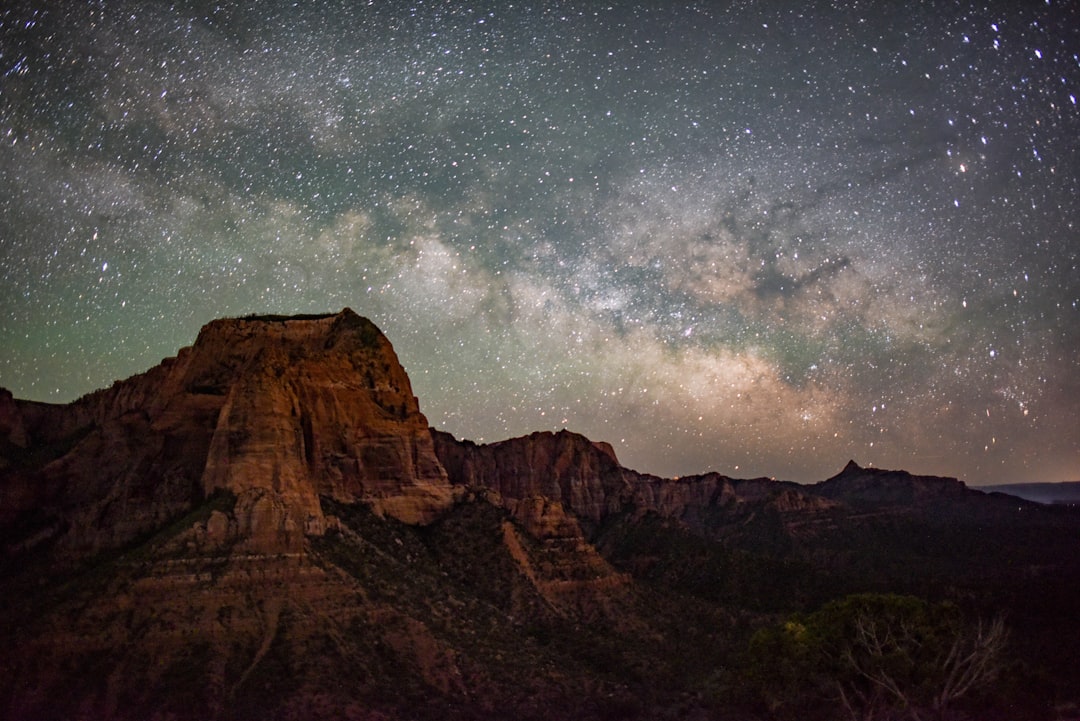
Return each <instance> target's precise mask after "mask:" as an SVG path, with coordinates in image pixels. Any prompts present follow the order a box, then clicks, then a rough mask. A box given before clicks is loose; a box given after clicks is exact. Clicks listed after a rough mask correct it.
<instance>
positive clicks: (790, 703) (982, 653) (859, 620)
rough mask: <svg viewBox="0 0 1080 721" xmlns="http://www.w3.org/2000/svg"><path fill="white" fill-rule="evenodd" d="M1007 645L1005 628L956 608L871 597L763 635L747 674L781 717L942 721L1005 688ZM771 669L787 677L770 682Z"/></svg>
mask: <svg viewBox="0 0 1080 721" xmlns="http://www.w3.org/2000/svg"><path fill="white" fill-rule="evenodd" d="M1006 637H1007V634H1006V630H1005V624H1004V622H1003V620H1002V619H1000V618H998V619H995V620H994V621H992V622H989V623H987V622H984V621H982V620H976V621H974V622H972V621H969V620H967V619H965V618H964V617H963V615H962V614H961V613H960V611H959V609H958V608H957V607H956V606H954V605H952V604H949V603H937V604H931V603H928V602H926V601H923V600H921V599H918V598H914V597H911V596H897V595H892V594H861V595H855V596H848V597H846V598H843V599H840V600H837V601H833V602H831V603H829V604H827V605H825V606H824V607H822V608H821V609H820V610H818V611H817V612H815V613H813V614H811V615H810V616H808V617H806V618H796V619H793V620H790V621H788V622H787V623H785V624H784V625H783V626H780V627H774V628H770V629H765V630H763V631H761V632H759V633H758V634H757V635H756V636H755V637H754V639H753V640H752V641H751V645H750V651H749V654H748V657H749V658H748V661H749V662H748V664H747V671H748V672H749V673H750V675H751V676H752V677H753V682H754V686H755V687H756V688H757V689H759V693H760V695H759V698H760V701H761V702H762V703H763V704H764V705H765V706H766V708H767V709H768V710H769V712H770V713H771V714H772V715H774V716H784V715H785V713H784V709H785V707H786V708H787V709H791V708H799V707H800V706H801V707H802V709H801V710H802V711H803V712H806V711H808V710H809V708H808V707H810V706H815V707H821V706H822V705H823V704H829V705H832V706H833V707H834V708H835V706H836V705H839V706H840V707H841V708H843V709H844V711H845V712H846V713H847V715H848V716H849V717H850V718H851V719H853V721H885V720H889V721H892V720H894V719H902V718H906V719H911V720H912V721H930V720H931V719H935V720H938V721H940V720H942V719H945V718H947V717H948V714H949V712H950V710H951V709H953V708H954V707H955V705H956V704H957V702H958V701H960V700H961V699H962V698H964V697H966V696H968V695H969V694H971V693H972V692H974V691H977V690H980V689H984V688H986V687H987V686H988V685H989V684H990V683H991V682H992V681H993V680H994V679H995V677H996V676H997V674H998V672H999V671H1000V669H1001V666H1002V664H1003V663H1004V655H1003V652H1004V648H1005V643H1006ZM770 668H771V669H774V670H775V671H778V672H779V673H777V674H776V675H774V676H772V678H771V679H768V678H767V677H764V676H763V675H762V671H763V670H765V669H770ZM770 680H771V682H772V685H770V683H769V681H770ZM830 698H831V703H830V702H829V701H828V699H830Z"/></svg>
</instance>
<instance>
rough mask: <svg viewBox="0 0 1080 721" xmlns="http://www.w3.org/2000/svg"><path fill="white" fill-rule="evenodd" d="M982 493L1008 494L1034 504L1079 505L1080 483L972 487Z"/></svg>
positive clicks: (1009, 484) (1010, 484)
mask: <svg viewBox="0 0 1080 721" xmlns="http://www.w3.org/2000/svg"><path fill="white" fill-rule="evenodd" d="M973 488H975V489H977V490H980V491H982V492H984V493H1008V494H1009V495H1010V496H1016V497H1017V498H1023V499H1024V500H1027V501H1035V502H1036V503H1080V481H1066V482H1064V483H1006V484H1004V485H1000V486H973Z"/></svg>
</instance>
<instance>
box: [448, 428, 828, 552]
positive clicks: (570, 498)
mask: <svg viewBox="0 0 1080 721" xmlns="http://www.w3.org/2000/svg"><path fill="white" fill-rule="evenodd" d="M432 437H433V438H434V440H435V452H436V454H437V455H438V457H439V460H440V461H441V462H442V464H443V466H444V467H445V468H446V470H447V473H448V474H449V477H450V480H451V482H452V483H454V484H459V485H463V486H468V487H481V488H486V489H490V490H492V491H495V492H496V494H497V495H496V496H494V497H493V500H494V501H495V502H496V503H499V504H501V505H502V506H503V507H504V508H506V509H507V510H508V511H510V513H511V514H513V515H514V516H515V517H516V518H518V519H519V520H520V521H521V522H522V523H524V524H525V525H526V526H527V527H530V528H535V529H541V528H543V527H544V525H545V523H552V521H548V520H546V519H545V518H544V517H543V516H542V515H540V516H538V511H537V509H539V508H543V509H548V513H549V514H551V513H554V512H555V511H558V512H559V513H560V514H561V512H562V510H564V509H565V511H567V512H569V513H570V514H572V516H573V518H574V519H576V521H577V523H578V524H580V525H581V526H582V527H583V530H584V532H585V535H586V536H590V537H591V535H592V534H593V533H594V532H595V531H596V529H597V528H598V527H599V526H600V525H601V524H602V523H603V521H604V520H605V519H607V518H610V517H612V516H618V515H620V514H628V515H630V516H634V517H641V516H644V515H646V514H650V513H652V514H656V515H658V516H660V517H662V518H667V519H672V520H674V521H677V522H679V523H682V524H684V525H685V526H686V527H688V528H690V529H692V530H694V531H695V532H698V533H702V534H705V535H710V536H716V535H723V530H724V529H723V526H725V525H726V523H728V522H736V523H739V522H741V520H740V519H741V518H742V516H743V515H744V514H745V513H754V512H755V511H757V510H761V509H769V510H772V511H775V512H778V513H781V514H783V515H784V516H785V517H786V518H789V520H791V521H792V522H797V521H796V519H795V516H797V515H800V514H815V513H818V512H820V511H823V510H827V509H830V508H833V507H835V506H836V503H834V502H833V501H831V500H829V499H827V498H823V497H820V496H817V495H814V494H813V493H812V492H811V491H810V489H808V488H806V487H804V486H799V485H798V484H795V483H785V482H781V481H773V480H771V479H765V478H757V479H735V478H729V477H727V476H724V475H721V474H719V473H706V474H703V475H695V476H685V477H682V478H678V479H667V478H659V477H657V476H652V475H649V474H644V473H638V472H636V471H632V470H630V469H628V468H624V467H622V466H621V465H620V464H619V461H618V459H617V458H616V456H615V451H614V450H613V449H612V447H611V446H610V445H609V444H607V443H597V442H594V441H591V440H589V439H588V438H586V437H584V436H582V435H579V434H577V433H571V432H569V431H566V430H563V431H559V432H558V433H550V432H541V433H533V434H530V435H528V436H524V437H521V438H512V439H509V440H505V441H500V442H497V443H491V444H487V445H478V444H476V443H473V442H471V441H459V440H457V439H455V438H454V437H453V436H451V435H450V434H448V433H444V432H441V431H436V430H434V429H433V430H432ZM536 499H544V500H545V503H543V504H540V503H538V502H537V501H536ZM560 517H561V516H560ZM721 519H726V521H722V520H721ZM538 532H541V531H538Z"/></svg>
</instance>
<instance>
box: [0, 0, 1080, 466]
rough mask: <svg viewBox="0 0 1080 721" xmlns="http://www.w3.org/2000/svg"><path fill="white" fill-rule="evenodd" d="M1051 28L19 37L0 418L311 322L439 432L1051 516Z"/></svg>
mask: <svg viewBox="0 0 1080 721" xmlns="http://www.w3.org/2000/svg"><path fill="white" fill-rule="evenodd" d="M1078 99H1080V6H1078V5H1076V4H1075V3H1071V2H1056V1H1053V0H1052V1H1050V2H1045V1H1043V0H1040V1H1038V2H1008V3H1006V2H1000V3H998V2H943V3H903V4H898V3H870V2H866V3H860V2H832V3H829V2H809V3H798V4H795V3H782V2H738V3H710V2H700V3H684V4H678V5H673V4H669V3H630V2H612V3H610V4H601V3H591V2H590V3H585V2H565V3H537V4H535V5H530V4H517V3H513V4H509V3H502V2H498V3H496V2H477V3H472V4H469V5H464V4H461V3H451V2H443V3H438V2H433V3H429V2H419V1H417V2H412V3H396V2H372V3H369V4H367V5H362V4H360V3H348V2H344V3H320V4H318V6H317V9H315V6H311V5H308V4H303V3H301V4H297V5H294V4H293V3H284V2H266V3H259V4H257V5H254V6H252V7H250V8H247V9H238V8H233V7H231V6H229V7H227V6H226V5H225V4H221V5H216V4H214V3H211V2H173V3H155V2H115V3H114V2H89V3H77V2H45V3H42V2H34V3H30V2H15V3H5V5H4V8H3V9H2V10H0V308H3V311H4V312H3V313H2V314H0V386H3V387H6V388H8V389H10V390H11V391H12V392H13V393H14V394H15V395H16V397H21V398H30V399H35V400H42V401H51V402H67V401H70V400H72V399H74V398H76V397H78V396H79V395H82V394H84V393H87V392H89V391H91V390H94V389H96V388H100V387H104V386H107V385H109V384H110V383H111V382H112V381H113V380H114V379H119V378H125V377H127V376H130V375H132V374H134V373H137V372H141V371H143V370H146V369H147V368H149V367H151V366H153V365H154V364H156V363H157V362H159V361H160V359H161V358H163V357H166V356H169V355H173V354H174V353H175V352H176V350H177V349H178V348H180V347H181V346H184V345H190V344H191V342H192V341H193V340H194V338H195V335H196V333H197V331H198V329H199V327H200V326H201V325H202V324H204V323H206V322H208V321H210V320H212V319H214V318H217V317H222V316H236V315H244V314H248V313H316V312H327V311H336V310H339V309H340V308H342V307H344V306H349V307H351V308H353V309H355V310H356V311H357V312H358V313H360V314H361V315H364V316H367V317H369V318H371V319H372V320H373V321H375V322H376V323H377V324H378V325H379V327H380V328H382V330H383V331H384V332H385V333H386V334H387V336H388V337H389V338H390V340H391V342H392V343H393V344H394V346H395V348H396V350H397V352H398V355H399V357H400V358H401V360H402V363H403V364H404V366H405V368H406V370H407V371H408V372H409V374H410V376H411V378H412V381H413V388H414V392H415V393H416V394H417V396H418V397H419V398H420V402H421V408H422V410H423V411H424V412H425V414H426V415H427V416H428V419H429V421H430V422H431V423H432V425H434V426H436V427H439V428H441V429H444V430H447V431H450V432H452V433H454V434H455V435H456V436H458V437H464V438H470V439H473V440H476V441H494V440H499V439H502V438H506V437H510V436H516V435H521V434H525V433H528V432H531V431H534V430H544V429H552V430H555V429H559V428H562V427H567V428H569V429H571V430H574V431H578V432H580V433H583V434H585V435H587V436H589V437H590V438H593V439H595V440H606V441H609V442H611V443H612V444H613V445H614V446H615V449H616V452H617V453H618V455H619V458H620V460H621V461H622V462H623V464H624V465H627V466H629V467H631V468H635V469H637V470H641V471H646V472H653V473H657V474H661V475H666V476H672V475H682V474H689V473H696V472H704V471H707V470H717V471H720V472H723V473H727V474H730V475H734V476H744V477H745V476H755V475H769V476H776V477H782V478H787V479H791V480H797V481H814V480H820V479H822V478H825V477H827V476H829V475H832V474H834V473H836V472H837V471H839V470H840V468H842V466H843V464H844V463H845V462H846V461H847V459H848V458H854V459H856V460H857V461H859V462H860V463H862V464H864V465H867V464H873V465H878V466H883V467H892V468H905V469H908V470H911V471H914V472H920V473H936V474H941V475H954V476H958V477H960V478H961V479H962V480H965V481H967V482H969V483H973V484H986V483H998V482H1019V481H1059V480H1076V479H1080V404H1078V403H1077V399H1080V227H1078V223H1080V212H1078V210H1080V208H1078V206H1080V200H1078V199H1080V106H1078V102H1080V100H1078Z"/></svg>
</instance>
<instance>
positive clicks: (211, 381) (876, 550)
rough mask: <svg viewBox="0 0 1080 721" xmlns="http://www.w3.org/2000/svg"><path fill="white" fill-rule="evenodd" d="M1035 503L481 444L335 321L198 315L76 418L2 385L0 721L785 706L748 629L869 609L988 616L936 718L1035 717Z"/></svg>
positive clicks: (1068, 677)
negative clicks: (885, 598)
mask: <svg viewBox="0 0 1080 721" xmlns="http://www.w3.org/2000/svg"><path fill="white" fill-rule="evenodd" d="M1069 485H1070V486H1073V487H1074V486H1077V485H1080V484H1069ZM1033 489H1034V487H1032V486H1015V487H1008V491H1007V492H1011V493H1013V494H1014V495H1012V496H1009V495H1005V494H1004V493H1003V492H1002V491H1005V487H995V488H992V489H986V490H988V491H993V492H991V493H983V492H981V491H979V490H975V489H972V488H968V487H967V486H965V485H964V484H963V483H961V482H960V481H958V480H956V479H952V478H940V477H933V476H915V475H912V474H910V473H907V472H904V471H889V470H881V469H870V468H863V467H860V466H859V465H858V464H857V463H855V462H854V461H852V462H849V463H848V464H847V466H846V467H844V468H843V469H842V470H841V471H840V472H839V473H838V474H837V475H836V476H834V477H832V478H830V479H827V480H825V481H822V482H821V483H818V484H814V485H799V484H795V483H787V482H779V481H773V480H770V479H765V478H758V479H734V478H729V477H726V476H722V475H720V474H717V473H707V474H703V475H698V476H689V477H682V478H679V479H664V478H659V477H656V476H651V475H648V474H642V473H638V472H636V471H633V470H630V469H627V468H624V467H623V466H622V465H621V464H620V463H619V461H618V459H617V458H616V455H615V453H614V451H613V449H612V448H611V446H610V445H608V444H606V443H603V442H597V441H592V440H590V439H588V438H585V437H583V436H581V435H578V434H575V433H571V432H569V431H562V432H559V433H534V434H531V435H528V436H525V437H522V438H515V439H509V440H506V441H502V442H499V443H491V444H486V445H481V444H475V443H472V442H470V441H467V440H459V439H456V438H454V437H453V436H451V435H450V434H447V433H444V432H440V431H438V430H435V429H431V428H429V426H428V423H427V420H426V418H425V417H424V416H423V414H422V413H421V412H420V409H419V404H418V401H417V399H416V398H415V397H414V396H413V394H412V389H411V385H410V382H409V378H408V376H407V375H406V374H405V371H404V370H403V369H402V367H401V365H400V364H399V362H398V359H397V356H396V354H395V353H394V351H393V348H392V346H391V344H390V342H389V341H388V340H387V339H386V338H385V336H384V335H383V334H382V333H381V331H380V330H379V329H378V328H376V327H375V326H374V324H372V323H371V322H370V321H368V320H366V319H364V318H362V317H360V316H358V315H357V314H356V313H354V312H352V311H351V310H349V309H345V310H343V311H342V312H340V313H337V314H327V315H316V316H297V317H286V316H257V317H256V316H252V317H247V318H235V319H223V320H218V321H214V322H212V323H210V324H208V325H207V326H205V327H204V328H203V329H202V331H201V332H200V333H199V336H198V339H197V340H196V341H195V343H194V345H193V346H192V347H190V348H185V349H182V350H181V351H180V352H179V353H178V354H177V356H176V357H175V358H170V359H166V360H165V361H163V362H162V363H161V364H160V365H158V366H156V367H155V368H152V369H150V370H149V371H147V372H146V373H143V374H141V375H138V376H134V377H132V378H129V379H127V380H124V381H118V382H117V383H115V384H114V385H113V386H111V387H110V388H107V389H104V390H100V391H97V392H95V393H92V394H90V395H88V396H85V397H84V398H81V399H79V400H77V401H75V402H73V403H70V404H66V405H50V404H43V403H35V402H29V401H22V400H18V399H15V398H14V397H13V396H12V394H11V393H9V392H6V391H2V390H0V644H2V647H3V648H4V653H2V654H0V718H4V719H86V720H87V721H89V720H90V719H94V720H95V721H98V720H102V719H115V720H126V719H150V718H160V719H165V718H169V719H177V720H185V719H249V718H250V719H254V718H258V719H314V718H341V719H364V720H370V721H375V720H378V721H390V720H392V719H440V720H442V719H460V720H464V719H502V718H508V717H513V718H516V719H519V720H520V721H529V720H530V719H538V720H539V719H596V720H600V719H653V718H696V719H714V718H715V719H721V718H724V719H726V718H733V717H734V718H743V719H754V718H760V719H767V718H781V717H783V713H786V712H783V711H782V710H778V709H780V707H779V706H776V705H775V704H774V703H773V702H771V701H770V702H765V701H763V700H762V699H760V698H757V697H753V698H751V697H749V696H747V694H746V693H745V692H743V691H740V689H743V688H745V686H744V685H741V682H740V681H739V678H740V677H739V675H738V674H739V673H740V671H739V670H740V669H741V668H743V667H744V665H745V664H746V659H747V654H748V653H751V651H753V649H754V648H757V647H755V646H754V645H753V639H754V638H756V636H755V634H756V633H757V632H758V631H760V630H761V629H765V628H768V627H770V625H772V624H776V623H777V622H779V621H782V620H783V619H786V618H793V619H796V621H792V623H795V624H796V625H795V626H791V628H798V622H797V619H798V618H802V616H800V615H799V614H806V613H809V612H812V611H814V610H815V609H818V608H820V607H822V605H823V604H826V603H827V602H829V601H832V600H835V599H842V598H846V597H848V596H850V595H851V594H859V593H867V592H873V593H893V594H907V595H912V596H917V597H918V598H921V599H927V600H928V601H933V602H934V603H946V604H948V605H949V607H950V608H952V607H953V606H955V607H956V608H958V609H961V610H962V611H963V612H964V613H966V614H970V615H972V617H978V618H984V617H985V618H990V617H993V616H997V615H1000V614H1004V616H1005V617H1006V618H1007V619H1008V623H1009V627H1010V630H1011V632H1012V633H1011V639H1012V640H1011V644H1012V646H1011V647H1010V659H1011V660H1010V663H1011V664H1012V665H1010V666H1009V668H1008V669H1007V674H1006V675H1007V676H1008V678H1007V679H1006V681H1007V682H1005V681H1002V682H1001V683H998V684H996V685H995V686H994V687H993V688H990V689H986V690H984V691H982V692H981V693H982V695H976V694H972V695H971V696H970V698H968V699H967V700H966V701H965V703H967V704H968V705H967V706H965V707H963V708H957V709H956V710H955V713H957V714H961V713H963V714H967V717H968V718H983V719H998V718H1001V719H1004V718H1052V716H1053V713H1054V710H1053V704H1054V702H1055V701H1058V702H1060V703H1066V702H1070V701H1075V700H1077V699H1080V681H1078V680H1077V678H1076V675H1075V673H1074V669H1075V668H1078V667H1080V634H1078V630H1077V626H1076V624H1075V610H1076V608H1077V605H1078V603H1080V510H1078V509H1075V508H1072V507H1069V506H1048V505H1042V504H1040V503H1033V502H1029V501H1025V500H1023V499H1024V498H1031V496H1029V495H1025V494H1024V493H1023V491H1026V490H1033ZM1054 490H1055V491H1059V490H1061V487H1060V486H1055V488H1054ZM1054 498H1055V499H1057V496H1055V497H1054ZM1035 500H1042V499H1041V498H1040V499H1035ZM775 673H776V678H775V685H776V687H777V688H778V689H782V688H784V687H785V686H784V685H785V684H787V683H789V682H790V679H787V680H785V676H784V671H783V669H782V668H776V669H775ZM758 681H759V682H760V681H761V679H758ZM772 683H774V680H773V679H771V678H766V679H765V685H766V686H768V685H770V684H772ZM823 688H824V687H823ZM1033 689H1034V691H1033ZM815 703H817V704H819V706H816V707H815V708H812V709H811V708H806V709H801V710H800V714H799V717H800V718H829V717H832V715H835V713H838V710H837V709H838V707H836V706H835V704H836V703H838V702H837V701H836V699H834V698H832V697H830V696H829V695H828V694H825V695H822V696H821V698H820V699H817V700H816V701H815ZM830 704H833V706H830ZM789 710H790V709H789ZM957 718H960V716H957Z"/></svg>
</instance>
